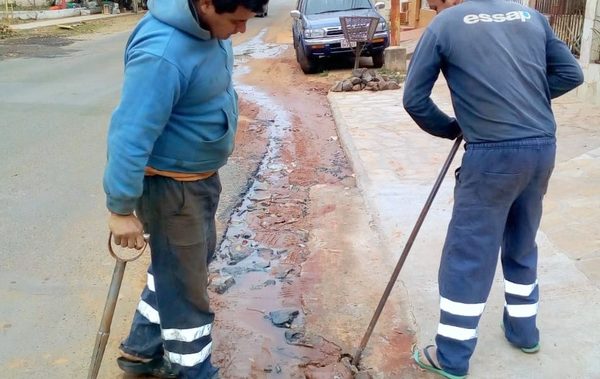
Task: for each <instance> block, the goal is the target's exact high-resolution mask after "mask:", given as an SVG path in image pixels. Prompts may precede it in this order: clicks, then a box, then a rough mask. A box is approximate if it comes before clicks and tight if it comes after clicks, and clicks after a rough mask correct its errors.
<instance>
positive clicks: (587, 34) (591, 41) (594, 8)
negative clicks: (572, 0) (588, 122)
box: [577, 0, 600, 103]
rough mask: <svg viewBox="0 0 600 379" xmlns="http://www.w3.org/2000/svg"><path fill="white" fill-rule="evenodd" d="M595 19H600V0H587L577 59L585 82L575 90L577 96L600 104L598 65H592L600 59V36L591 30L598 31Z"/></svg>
mask: <svg viewBox="0 0 600 379" xmlns="http://www.w3.org/2000/svg"><path fill="white" fill-rule="evenodd" d="M596 19H600V0H587V4H586V9H585V21H584V23H583V36H582V38H581V55H580V57H579V62H580V63H581V67H582V68H583V72H584V77H585V82H584V84H583V85H582V86H581V87H579V88H578V89H577V95H578V96H579V97H581V98H582V99H588V100H590V101H592V102H594V103H600V64H598V63H594V62H595V61H597V60H598V59H600V35H599V34H598V33H595V32H594V31H593V30H592V29H593V28H596V29H597V30H599V31H600V22H598V21H596Z"/></svg>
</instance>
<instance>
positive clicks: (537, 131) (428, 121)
mask: <svg viewBox="0 0 600 379" xmlns="http://www.w3.org/2000/svg"><path fill="white" fill-rule="evenodd" d="M440 70H441V71H442V73H443V74H444V76H445V78H446V80H447V82H448V86H449V87H450V92H451V95H452V103H453V106H454V112H455V114H456V120H455V119H454V118H451V117H449V116H448V115H446V114H445V113H444V112H442V111H441V110H440V109H439V108H438V107H437V106H436V105H435V104H434V103H433V101H432V100H431V98H430V95H431V90H432V88H433V85H434V83H435V81H436V79H437V78H438V75H439V72H440ZM582 82H583V73H582V71H581V67H580V66H579V64H578V62H577V60H576V59H575V58H574V57H573V55H572V54H571V52H570V51H569V49H568V48H567V46H566V45H565V44H564V43H563V42H562V41H560V40H559V39H558V38H557V37H556V36H555V34H554V32H553V31H552V29H551V27H550V25H549V23H548V21H547V20H546V18H545V17H544V16H543V15H542V14H540V13H538V12H537V11H535V10H533V9H531V8H527V7H524V6H522V5H520V4H517V3H513V2H509V1H505V0H467V1H465V2H464V3H462V4H460V5H457V6H454V7H452V8H448V9H446V10H444V11H443V12H441V13H440V14H439V15H438V16H436V17H435V18H434V19H433V21H432V22H431V24H430V25H429V27H428V28H427V29H426V30H425V32H424V34H423V36H422V37H421V40H420V41H419V44H418V45H417V48H416V50H415V53H414V55H413V58H412V60H411V63H410V67H409V70H408V75H407V78H406V83H405V86H404V99H403V102H404V107H405V109H406V111H407V112H408V113H409V114H410V115H411V117H412V118H413V120H414V121H415V122H416V123H417V124H418V125H419V126H420V127H421V128H422V129H423V130H425V131H426V132H428V133H430V134H433V135H435V136H439V137H445V138H451V139H453V138H456V137H457V136H458V135H459V134H460V132H461V130H462V133H463V136H464V138H465V140H466V141H467V142H471V143H474V142H493V141H506V140H516V139H523V138H529V137H542V136H554V135H555V132H556V124H555V121H554V115H553V113H552V108H551V107H550V99H552V98H555V97H558V96H560V95H562V94H564V93H566V92H568V91H570V90H572V89H573V88H575V87H577V86H578V85H580V84H581V83H582ZM457 121H458V122H457Z"/></svg>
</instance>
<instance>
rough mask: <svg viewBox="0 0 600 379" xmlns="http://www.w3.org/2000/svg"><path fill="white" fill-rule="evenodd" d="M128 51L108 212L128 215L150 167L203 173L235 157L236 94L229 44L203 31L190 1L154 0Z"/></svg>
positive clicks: (107, 183)
mask: <svg viewBox="0 0 600 379" xmlns="http://www.w3.org/2000/svg"><path fill="white" fill-rule="evenodd" d="M148 7H149V9H150V12H149V13H148V14H147V15H146V16H145V17H144V18H143V19H142V20H141V21H140V23H139V24H138V25H137V27H136V28H135V30H134V31H133V33H132V35H131V37H130V38H129V41H128V43H127V48H126V51H125V79H124V84H123V90H122V94H121V101H120V104H119V105H118V107H117V108H116V110H115V111H114V113H113V115H112V119H111V122H110V128H109V131H108V161H107V164H106V170H105V173H104V190H105V192H106V195H107V207H108V209H109V210H110V211H112V212H114V213H117V214H123V215H126V214H130V213H132V212H133V210H134V208H135V204H136V201H137V199H138V198H139V197H140V196H141V195H142V190H143V179H144V168H145V167H146V166H150V167H153V168H155V169H158V170H164V171H174V172H184V173H201V172H208V171H214V170H217V169H218V168H220V167H221V166H223V165H224V164H225V163H226V162H227V159H228V157H229V155H230V154H231V153H232V151H233V146H234V137H235V132H236V128H237V118H238V110H237V95H236V93H235V91H234V89H233V83H232V76H231V74H232V69H233V51H232V47H231V41H230V40H226V41H223V40H218V39H214V38H212V37H211V34H210V32H208V31H207V30H204V29H202V28H201V27H200V25H199V24H198V22H197V21H196V19H195V17H196V14H195V11H192V9H190V6H189V4H188V0H150V1H149V2H148Z"/></svg>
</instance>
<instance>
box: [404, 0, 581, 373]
mask: <svg viewBox="0 0 600 379" xmlns="http://www.w3.org/2000/svg"><path fill="white" fill-rule="evenodd" d="M448 2H451V1H450V0H447V1H443V0H429V3H430V5H431V6H432V8H434V9H437V10H438V11H441V10H444V9H445V10H444V11H443V12H441V13H440V14H439V15H438V16H437V17H436V18H435V19H434V20H433V22H432V23H431V24H430V25H429V27H428V28H427V29H426V31H425V32H424V34H423V36H422V38H421V40H420V41H419V44H418V46H417V49H416V51H415V53H414V56H413V58H412V61H411V64H410V68H409V72H408V76H407V79H406V85H405V87H404V107H405V108H406V110H407V112H408V113H409V114H410V115H411V116H412V118H413V119H414V121H415V122H416V123H417V124H418V125H419V126H420V127H421V128H422V129H423V130H425V131H426V132H428V133H430V134H432V135H434V136H438V137H443V138H449V139H455V138H457V137H459V136H460V135H461V133H462V135H463V137H464V139H465V141H466V152H465V154H464V156H463V161H462V167H461V169H460V171H459V173H457V182H456V188H455V195H454V209H453V213H452V220H451V221H450V225H449V227H448V233H447V236H446V242H445V244H444V248H443V252H442V258H441V263H440V269H439V277H438V281H439V291H440V297H441V299H440V322H439V325H438V330H437V336H436V346H433V345H432V346H428V347H427V348H425V349H423V350H418V349H417V350H415V352H414V358H415V360H416V361H417V363H418V364H419V365H420V366H421V367H423V368H425V369H427V370H429V371H432V372H436V373H438V374H440V375H442V376H444V377H447V378H462V377H464V376H466V375H467V372H468V368H469V359H470V357H471V355H472V354H473V351H474V349H475V344H476V342H477V325H478V323H479V319H480V317H481V314H482V313H483V309H484V307H485V303H486V301H487V298H488V295H489V292H490V288H491V285H492V281H493V277H494V271H495V269H496V264H497V260H498V251H499V250H500V249H501V260H502V269H503V273H504V283H505V299H506V306H505V308H504V320H503V327H504V333H505V336H506V339H507V340H508V341H509V342H510V343H511V344H513V345H514V346H516V347H518V348H520V349H521V350H522V351H523V352H525V353H534V352H537V351H538V350H539V348H540V338H539V331H538V329H537V326H536V315H537V309H538V299H539V290H538V286H537V283H538V282H537V246H536V243H535V235H536V232H537V230H538V227H539V224H540V219H541V215H542V199H543V197H544V194H545V193H546V188H547V186H548V181H549V179H550V175H551V174H552V170H553V168H554V160H555V151H556V145H555V142H556V138H555V134H556V123H555V120H554V116H553V113H552V108H551V106H550V103H551V99H553V98H555V97H558V96H561V95H563V94H565V93H566V92H568V91H570V90H572V89H574V88H575V87H577V86H578V85H580V84H581V83H582V81H583V74H582V71H581V68H580V67H579V65H578V63H577V61H576V60H575V58H574V57H573V55H572V54H571V52H570V51H569V49H568V48H567V47H566V45H565V44H564V43H563V42H561V41H560V40H559V39H557V38H556V36H555V34H554V32H553V31H552V29H551V28H550V25H549V24H548V21H547V20H546V18H545V17H544V16H543V15H541V14H540V13H538V12H537V11H535V10H533V9H530V8H527V7H524V6H522V5H520V4H517V3H514V2H509V1H505V0H466V1H465V2H463V3H462V4H460V5H457V6H454V7H450V8H448V7H447V5H448V4H447V3H448ZM450 5H451V4H450ZM446 8H447V9H446ZM440 71H441V72H442V73H443V74H444V76H445V78H446V81H447V82H448V86H449V87H450V92H451V96H452V102H453V105H454V110H455V114H456V119H454V118H452V117H449V116H448V115H446V114H445V113H444V112H442V111H441V110H440V109H439V108H438V107H437V106H436V105H435V104H434V103H433V101H432V100H431V98H430V95H431V90H432V87H433V85H434V83H435V81H436V80H437V78H438V75H439V72H440ZM492 376H493V375H492Z"/></svg>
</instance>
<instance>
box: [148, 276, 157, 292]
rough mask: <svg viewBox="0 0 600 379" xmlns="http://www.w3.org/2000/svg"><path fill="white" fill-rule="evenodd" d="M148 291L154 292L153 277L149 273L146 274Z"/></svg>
mask: <svg viewBox="0 0 600 379" xmlns="http://www.w3.org/2000/svg"><path fill="white" fill-rule="evenodd" d="M148 289H149V290H150V291H152V292H156V289H155V287H154V276H152V274H150V273H148Z"/></svg>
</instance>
